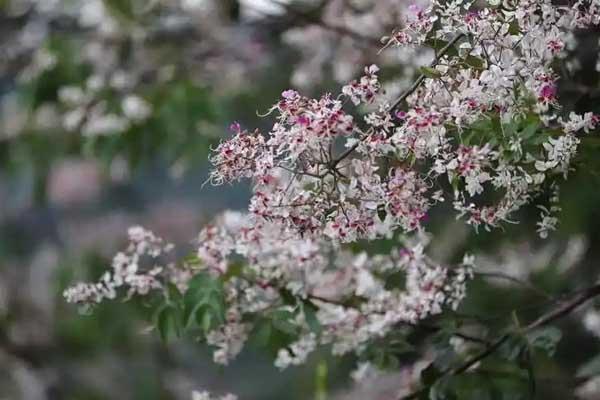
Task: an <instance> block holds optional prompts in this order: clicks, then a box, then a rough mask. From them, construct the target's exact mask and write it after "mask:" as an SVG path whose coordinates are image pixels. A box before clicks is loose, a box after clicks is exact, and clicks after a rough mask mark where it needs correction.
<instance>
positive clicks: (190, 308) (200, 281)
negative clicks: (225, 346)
mask: <svg viewBox="0 0 600 400" xmlns="http://www.w3.org/2000/svg"><path fill="white" fill-rule="evenodd" d="M183 304H184V307H183V310H184V311H183V320H184V322H185V326H186V327H191V326H193V325H197V326H199V327H201V328H202V329H203V330H204V332H205V333H206V332H208V331H209V330H211V329H214V328H216V327H218V326H219V325H221V324H223V323H224V322H225V298H224V293H223V284H222V282H221V281H220V280H219V279H216V278H213V277H212V276H210V275H209V274H207V273H200V274H198V275H196V276H195V277H194V278H192V280H191V281H190V284H189V287H188V290H187V291H186V293H185V295H184V298H183Z"/></svg>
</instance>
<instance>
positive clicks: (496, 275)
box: [475, 271, 552, 299]
mask: <svg viewBox="0 0 600 400" xmlns="http://www.w3.org/2000/svg"><path fill="white" fill-rule="evenodd" d="M475 276H480V277H481V278H490V279H503V280H506V281H509V282H513V283H516V284H518V285H521V286H523V287H524V288H526V289H529V290H531V291H532V292H534V293H536V294H537V295H539V296H541V297H544V298H546V299H551V298H552V297H551V296H550V295H549V294H548V293H546V292H545V291H543V290H542V289H540V288H538V287H537V286H535V285H534V284H532V283H531V282H529V281H525V280H522V279H519V278H517V277H515V276H512V275H507V274H504V273H502V272H496V271H494V272H475Z"/></svg>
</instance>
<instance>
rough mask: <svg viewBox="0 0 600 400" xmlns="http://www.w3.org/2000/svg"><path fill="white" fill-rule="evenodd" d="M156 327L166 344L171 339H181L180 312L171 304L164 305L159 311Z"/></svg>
mask: <svg viewBox="0 0 600 400" xmlns="http://www.w3.org/2000/svg"><path fill="white" fill-rule="evenodd" d="M155 325H156V328H157V329H158V333H159V335H160V337H161V339H162V340H163V341H164V342H166V341H167V340H169V339H170V338H171V337H179V336H180V334H181V317H180V315H179V310H178V309H177V308H176V307H174V306H172V305H170V304H165V305H163V306H162V307H161V308H159V309H158V311H157V314H156V321H155Z"/></svg>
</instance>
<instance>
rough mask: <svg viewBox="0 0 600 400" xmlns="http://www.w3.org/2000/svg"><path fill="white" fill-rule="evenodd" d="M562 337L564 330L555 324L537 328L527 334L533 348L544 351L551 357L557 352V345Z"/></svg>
mask: <svg viewBox="0 0 600 400" xmlns="http://www.w3.org/2000/svg"><path fill="white" fill-rule="evenodd" d="M561 338H562V332H561V331H560V329H558V328H555V327H553V326H548V327H545V328H542V329H536V330H535V331H533V332H531V333H529V334H528V335H527V339H528V340H529V343H530V344H531V346H532V347H533V348H536V349H540V350H542V351H544V352H545V353H546V354H548V356H550V357H552V356H553V355H554V353H555V352H556V346H557V345H558V342H560V339H561Z"/></svg>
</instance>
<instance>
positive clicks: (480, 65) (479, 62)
mask: <svg viewBox="0 0 600 400" xmlns="http://www.w3.org/2000/svg"><path fill="white" fill-rule="evenodd" d="M465 63H467V65H469V66H471V67H473V68H474V69H476V70H483V69H485V61H484V60H483V59H481V58H479V57H475V56H471V55H469V56H467V57H466V58H465Z"/></svg>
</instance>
